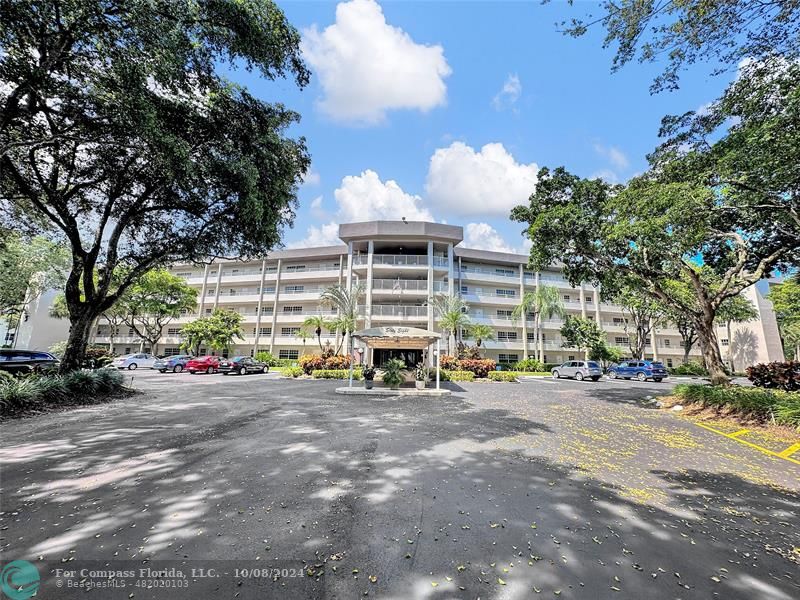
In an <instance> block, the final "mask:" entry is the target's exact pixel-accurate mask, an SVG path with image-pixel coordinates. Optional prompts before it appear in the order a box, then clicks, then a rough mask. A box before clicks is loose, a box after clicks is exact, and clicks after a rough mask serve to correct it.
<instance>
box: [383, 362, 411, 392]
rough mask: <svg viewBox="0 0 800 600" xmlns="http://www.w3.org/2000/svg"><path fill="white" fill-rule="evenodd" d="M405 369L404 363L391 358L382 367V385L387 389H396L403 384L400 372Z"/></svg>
mask: <svg viewBox="0 0 800 600" xmlns="http://www.w3.org/2000/svg"><path fill="white" fill-rule="evenodd" d="M405 368H406V363H405V362H403V361H402V360H400V359H399V358H392V359H389V360H387V361H386V364H385V365H383V383H385V384H386V385H388V386H389V387H397V386H398V385H400V384H401V383H403V375H402V372H403V371H404V370H405Z"/></svg>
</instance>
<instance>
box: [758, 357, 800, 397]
mask: <svg viewBox="0 0 800 600" xmlns="http://www.w3.org/2000/svg"><path fill="white" fill-rule="evenodd" d="M747 378H748V379H749V380H750V381H752V382H753V385H755V386H757V387H765V388H773V389H777V390H784V391H787V392H794V391H797V390H800V362H796V361H792V360H789V361H786V362H771V363H768V364H765V363H759V364H757V365H753V366H752V367H747Z"/></svg>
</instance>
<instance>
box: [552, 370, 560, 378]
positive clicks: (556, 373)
mask: <svg viewBox="0 0 800 600" xmlns="http://www.w3.org/2000/svg"><path fill="white" fill-rule="evenodd" d="M553 379H561V375H559V374H558V371H553Z"/></svg>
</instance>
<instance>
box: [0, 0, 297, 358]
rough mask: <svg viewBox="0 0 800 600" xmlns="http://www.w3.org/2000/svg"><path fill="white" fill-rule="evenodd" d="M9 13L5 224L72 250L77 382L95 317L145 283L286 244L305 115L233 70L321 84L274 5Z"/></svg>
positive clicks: (27, 5)
mask: <svg viewBox="0 0 800 600" xmlns="http://www.w3.org/2000/svg"><path fill="white" fill-rule="evenodd" d="M2 12H3V18H2V19H0V40H2V44H1V45H2V48H3V52H2V54H0V81H2V82H3V85H4V91H3V97H4V100H3V119H2V123H0V136H2V145H1V146H2V155H1V156H0V159H1V160H2V169H0V190H1V191H2V197H3V198H4V200H5V201H6V203H7V204H8V203H10V204H9V205H8V206H7V207H6V208H7V209H8V210H6V211H4V214H6V215H11V216H12V218H13V219H14V220H13V223H12V224H13V226H15V227H18V228H20V230H35V231H44V230H46V231H49V232H58V234H60V235H62V236H63V238H64V239H65V241H66V242H67V245H68V248H69V250H70V252H71V261H70V265H71V270H70V271H69V273H68V276H67V281H66V285H65V296H66V302H67V307H68V311H69V316H70V321H71V325H72V332H71V336H70V346H69V347H68V349H67V351H66V353H65V355H64V361H63V362H62V367H63V368H64V369H65V370H69V369H74V368H77V367H78V365H79V363H80V360H81V358H82V354H83V350H84V347H85V344H86V340H87V338H88V333H89V328H90V326H91V323H92V322H93V321H94V319H95V318H96V317H97V316H98V315H100V314H102V313H103V312H105V311H106V310H108V309H109V308H111V306H112V305H113V304H114V303H115V301H116V300H117V297H118V296H119V295H120V294H122V293H123V292H124V290H125V289H126V288H127V287H129V286H130V285H131V284H133V283H135V282H136V280H138V279H139V277H141V276H142V274H143V273H145V272H146V271H148V270H150V269H152V268H154V267H158V266H160V265H164V264H168V263H170V262H174V261H190V260H197V259H205V258H206V257H207V256H231V255H236V256H259V255H263V254H265V253H266V252H268V251H270V250H271V249H272V248H274V247H275V245H277V244H278V243H279V242H280V237H281V232H282V231H283V230H284V229H285V227H287V226H289V225H290V224H291V223H292V221H293V219H294V206H295V204H296V201H297V200H296V193H297V188H298V186H299V184H300V183H301V181H302V176H303V174H304V172H305V171H306V169H307V168H308V165H309V162H310V159H309V157H308V153H307V150H306V146H305V141H304V140H303V139H299V140H294V139H291V138H288V137H287V136H286V132H287V129H288V128H289V127H292V126H293V125H294V123H296V122H297V121H298V119H299V116H298V115H297V114H296V113H294V112H292V111H290V110H287V109H286V108H285V107H284V106H283V105H282V104H280V103H275V104H268V103H266V102H264V101H262V100H260V99H258V98H256V97H255V96H254V95H252V94H251V93H249V92H248V91H247V89H246V88H245V87H244V86H243V85H241V84H233V83H232V78H231V76H230V73H229V72H230V70H231V69H233V70H236V69H237V68H239V67H243V68H247V69H256V70H258V72H259V73H260V75H261V76H262V77H264V78H266V79H275V78H281V77H284V76H287V75H288V76H293V78H294V80H295V82H296V83H297V84H298V85H299V86H300V87H303V86H305V85H306V83H307V82H308V80H309V72H308V70H307V69H306V67H305V65H304V64H303V61H302V58H301V51H300V34H299V32H298V31H297V30H296V29H294V27H292V26H291V25H290V24H289V23H288V22H287V20H286V18H285V16H284V15H283V13H282V12H281V10H280V9H279V8H278V6H277V5H276V4H275V3H274V2H272V1H270V0H238V1H236V2H228V1H226V2H192V1H190V0H175V1H170V2H159V3H157V7H155V8H154V6H153V4H152V3H149V2H134V1H132V2H97V1H96V0H74V1H71V2H66V3H65V2H62V1H60V0H40V1H37V2H29V1H27V0H4V1H3V3H2ZM31 48H37V49H40V50H39V52H40V53H41V54H44V55H46V60H41V61H32V60H31V54H30V52H31ZM100 266H102V269H101V268H100ZM95 272H98V273H99V277H98V280H97V282H96V283H95V282H94V281H93V274H94V273H95ZM115 278H118V279H119V285H116V284H115V285H112V281H113V280H114V279H115Z"/></svg>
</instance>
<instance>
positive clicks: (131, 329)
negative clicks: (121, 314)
mask: <svg viewBox="0 0 800 600" xmlns="http://www.w3.org/2000/svg"><path fill="white" fill-rule="evenodd" d="M128 335H133V327H128Z"/></svg>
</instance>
